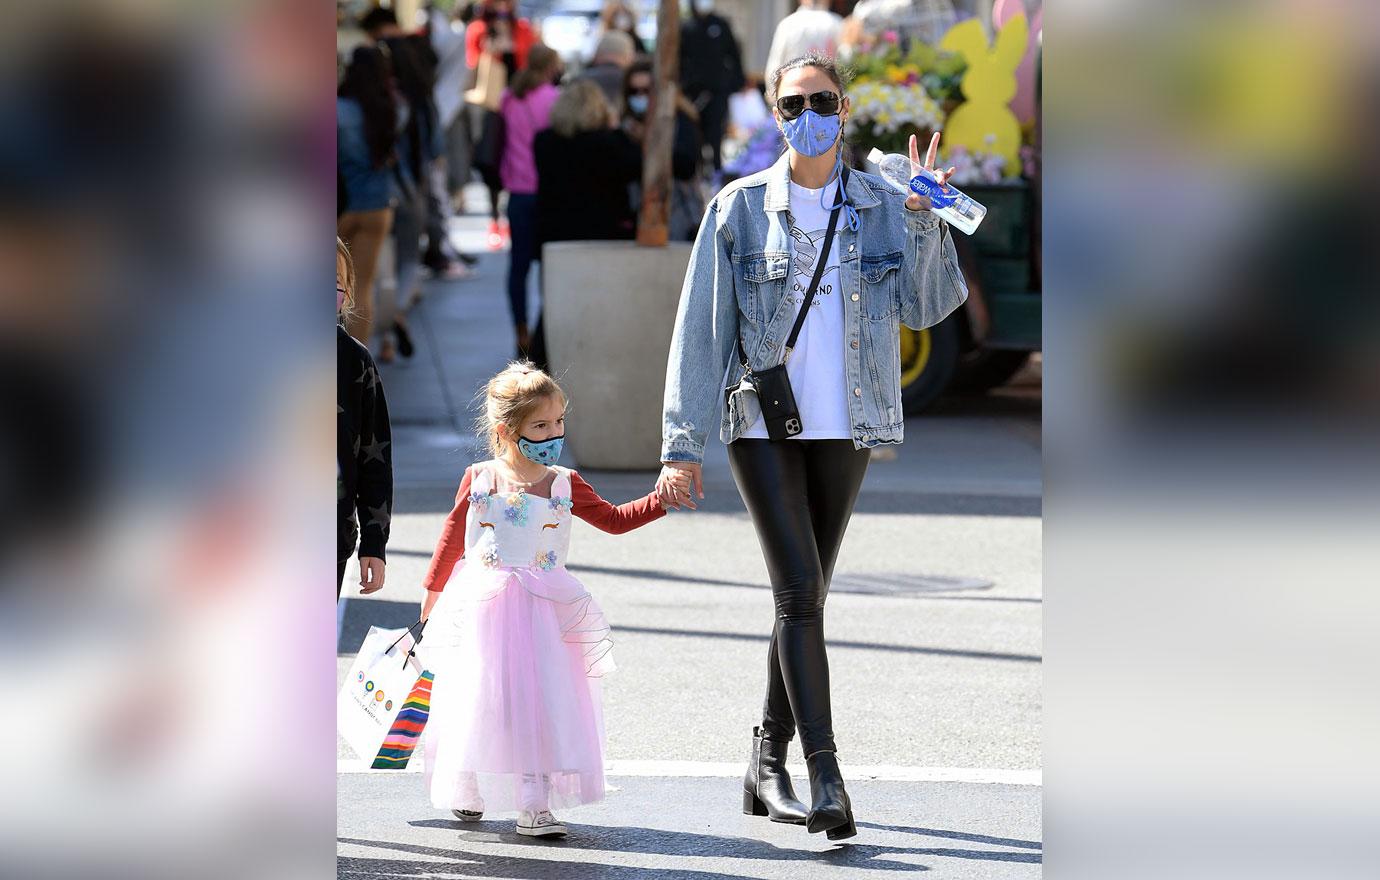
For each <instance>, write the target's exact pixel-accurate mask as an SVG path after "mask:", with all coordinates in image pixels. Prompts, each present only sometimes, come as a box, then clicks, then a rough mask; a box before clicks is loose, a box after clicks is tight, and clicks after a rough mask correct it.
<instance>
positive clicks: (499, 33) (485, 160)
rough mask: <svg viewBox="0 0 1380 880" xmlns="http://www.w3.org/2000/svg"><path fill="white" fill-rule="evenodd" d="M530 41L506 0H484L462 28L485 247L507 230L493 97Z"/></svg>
mask: <svg viewBox="0 0 1380 880" xmlns="http://www.w3.org/2000/svg"><path fill="white" fill-rule="evenodd" d="M535 42H536V31H535V30H534V29H533V28H532V25H531V23H530V22H528V21H527V19H525V18H519V17H517V15H516V14H515V13H514V12H513V4H512V3H511V2H509V0H486V2H484V3H483V4H481V5H479V6H478V7H477V9H476V11H475V15H474V20H473V21H471V22H470V24H469V27H468V28H466V29H465V63H466V64H468V65H469V66H470V67H471V68H472V69H473V70H474V72H475V84H474V88H472V89H470V90H469V91H468V92H466V101H467V102H468V103H469V104H470V106H471V110H470V114H471V115H470V127H471V130H472V131H475V132H478V141H477V143H476V145H475V151H474V160H473V161H474V166H475V168H476V170H478V171H479V174H480V176H481V177H483V179H484V185H485V186H487V187H488V189H489V231H488V238H487V243H488V246H489V250H494V251H497V250H502V249H503V245H504V242H505V241H506V240H507V239H508V237H509V235H510V231H509V229H508V226H507V223H506V222H505V221H504V220H503V218H502V216H501V214H500V213H499V196H500V195H501V194H502V191H503V181H502V177H501V176H500V170H499V164H500V160H501V154H502V151H503V140H504V138H503V134H502V131H501V126H502V120H501V117H500V116H499V113H498V109H499V102H500V101H501V99H502V94H503V89H504V88H506V87H507V84H508V83H509V82H510V81H511V80H512V79H513V77H515V76H517V73H518V71H519V70H521V69H523V68H524V67H526V66H527V53H528V52H529V51H531V48H532V45H533V43H535Z"/></svg>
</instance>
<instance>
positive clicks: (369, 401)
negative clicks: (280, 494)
mask: <svg viewBox="0 0 1380 880" xmlns="http://www.w3.org/2000/svg"><path fill="white" fill-rule="evenodd" d="M354 290H355V270H354V263H353V261H352V260H351V259H350V250H349V248H347V247H346V246H345V242H343V241H341V240H340V238H339V236H337V237H336V240H335V318H336V325H335V403H336V431H335V437H336V446H335V452H336V454H335V461H336V498H335V509H336V561H337V564H336V587H335V596H336V598H337V599H339V598H340V590H341V587H343V586H344V584H345V566H346V563H348V562H349V561H350V555H351V554H352V553H354V552H355V543H356V541H358V543H359V586H360V592H361V593H373V592H377V591H378V590H379V589H381V588H382V587H383V571H384V555H383V554H384V547H385V546H387V544H388V524H389V520H390V519H391V517H392V507H393V455H392V453H391V452H390V451H389V449H388V447H389V446H390V445H391V443H392V430H391V429H390V427H389V424H388V401H387V400H385V399H384V396H383V382H382V380H381V379H380V378H379V371H378V367H376V366H375V365H374V359H373V358H372V357H370V356H369V349H367V348H365V347H364V346H363V345H361V344H360V343H359V342H357V341H355V340H354V339H353V338H351V336H350V334H349V333H347V332H346V331H345V327H344V326H343V325H342V324H341V318H342V317H344V316H346V315H348V314H349V311H350V306H351V305H352V304H353V300H354ZM356 520H358V523H359V524H358V525H356Z"/></svg>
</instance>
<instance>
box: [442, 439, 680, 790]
mask: <svg viewBox="0 0 1380 880" xmlns="http://www.w3.org/2000/svg"><path fill="white" fill-rule="evenodd" d="M551 470H552V471H553V472H554V476H549V477H548V479H547V480H543V481H540V482H541V483H547V482H549V485H550V489H549V493H550V494H549V496H542V495H540V494H538V492H539V491H540V490H541V486H540V484H534V485H532V486H531V487H530V488H531V491H529V489H528V488H524V487H522V486H505V485H504V480H503V479H502V477H501V476H500V475H499V474H498V473H497V471H496V469H495V465H494V464H493V463H492V462H486V463H484V464H481V465H475V466H474V467H472V468H470V469H469V471H467V473H466V478H465V482H462V484H461V489H460V496H461V497H458V498H457V503H456V507H455V510H454V511H452V513H451V517H450V518H449V520H448V521H447V532H446V533H445V534H443V535H442V539H441V542H440V545H438V547H437V553H436V557H435V558H434V559H433V562H432V570H431V573H429V575H428V583H427V589H429V590H432V591H437V590H441V591H442V592H441V596H440V597H439V598H438V599H437V600H436V604H435V606H434V607H433V608H432V611H431V614H430V617H429V618H428V623H427V627H426V632H425V639H424V641H423V643H422V646H421V650H423V651H424V652H425V659H426V661H427V666H428V668H429V669H431V670H432V671H433V672H434V673H435V684H434V686H433V691H432V707H431V718H430V720H429V722H428V724H427V728H426V746H425V755H426V767H425V778H426V783H427V788H428V790H429V793H430V796H431V801H432V803H433V804H434V805H435V806H437V807H439V808H442V809H451V810H464V811H474V812H480V811H484V810H491V811H513V810H519V811H539V810H547V809H549V808H559V807H563V806H572V805H575V804H585V803H591V802H593V801H598V800H601V799H602V798H603V796H604V725H603V714H602V708H601V693H600V684H599V679H600V677H601V676H603V675H605V674H607V673H609V672H611V671H612V670H613V669H614V662H613V653H612V647H613V642H612V640H611V639H610V630H609V624H608V621H607V619H606V618H605V616H604V612H603V610H602V609H601V608H600V607H599V605H598V603H597V602H596V601H595V600H594V597H593V596H591V595H590V593H589V591H588V590H586V589H585V587H584V585H583V584H581V583H580V582H579V581H578V580H577V579H576V578H575V577H574V576H573V575H571V574H570V572H569V571H568V570H567V569H566V561H567V558H568V556H569V552H570V535H571V528H572V525H573V522H574V518H575V517H576V516H579V517H581V518H583V519H585V520H587V521H589V522H591V523H592V524H594V525H596V526H597V527H599V528H602V529H604V530H606V531H611V532H622V531H628V530H630V529H632V528H636V527H637V526H640V525H643V524H645V523H647V522H650V521H651V520H653V519H656V518H657V517H659V516H661V515H663V514H664V511H662V510H661V508H660V507H659V505H657V503H656V499H655V495H649V496H647V497H645V498H642V499H638V500H637V501H632V502H628V503H627V504H624V505H621V506H614V505H612V504H610V503H609V502H607V501H604V500H603V499H602V498H599V496H598V495H596V494H595V493H594V491H593V489H591V488H590V487H589V484H588V483H585V482H584V481H583V480H582V479H580V477H579V475H578V474H576V473H575V472H573V471H570V470H568V469H566V468H560V467H556V468H552V469H551ZM466 484H468V485H466ZM461 528H463V535H464V548H463V557H464V558H463V559H459V558H457V557H459V556H460V555H462V554H461V553H459V552H458V550H459V548H458V547H456V546H455V545H456V544H458V541H457V540H456V539H457V538H458V537H459V535H458V534H456V533H457V532H459V531H460V529H461ZM451 566H455V567H454V571H453V574H452V573H451V571H450V567H451ZM442 588H443V589H442Z"/></svg>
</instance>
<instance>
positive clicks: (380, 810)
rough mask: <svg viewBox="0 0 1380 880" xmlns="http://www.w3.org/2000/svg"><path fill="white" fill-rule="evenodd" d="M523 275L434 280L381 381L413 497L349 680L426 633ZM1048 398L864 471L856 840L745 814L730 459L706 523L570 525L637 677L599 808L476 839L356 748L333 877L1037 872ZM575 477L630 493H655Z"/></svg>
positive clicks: (619, 480) (952, 421)
mask: <svg viewBox="0 0 1380 880" xmlns="http://www.w3.org/2000/svg"><path fill="white" fill-rule="evenodd" d="M472 204H475V205H478V204H479V200H478V199H474V200H473V201H472ZM481 231H482V220H481V218H478V217H474V216H469V217H465V218H461V219H459V220H457V222H456V233H457V234H456V239H457V241H458V242H459V243H461V244H462V245H463V246H464V247H465V249H466V250H467V251H469V252H471V253H481V252H482V236H481V235H480V232H481ZM506 265H507V257H506V254H497V255H489V254H485V255H484V256H482V257H481V262H480V264H479V266H478V274H477V277H476V278H474V279H469V280H464V281H457V282H445V283H442V282H429V283H428V286H427V295H426V297H425V299H424V300H423V302H422V303H421V304H420V305H419V306H418V307H417V308H416V309H415V310H414V311H413V313H412V316H411V321H412V326H413V329H414V337H415V338H416V341H417V346H418V351H417V354H416V356H415V358H413V359H412V360H411V361H407V362H403V361H399V362H398V363H397V364H394V365H392V366H387V367H384V368H383V376H384V382H385V385H386V388H387V393H388V398H389V405H390V409H391V411H392V416H393V439H394V447H393V461H394V469H395V470H394V473H395V479H396V484H397V490H396V503H395V515H394V517H393V533H392V539H391V541H390V544H389V556H388V560H389V562H388V575H387V585H386V587H385V589H384V590H383V591H382V592H381V593H378V594H376V597H360V596H358V593H357V588H355V589H354V590H351V588H350V585H349V581H350V575H349V574H347V578H346V591H345V595H347V596H351V595H352V594H353V597H352V598H350V599H349V600H348V601H347V602H346V603H345V607H344V615H343V629H342V635H341V639H340V643H339V651H338V658H339V659H338V674H339V676H341V677H343V676H344V674H345V671H346V670H347V669H348V667H349V665H350V663H351V662H352V660H353V654H354V651H355V650H356V648H357V647H358V645H359V643H360V641H361V640H362V638H363V636H364V633H365V632H366V631H367V630H368V628H369V626H370V625H379V626H390V627H398V626H406V625H407V624H408V623H411V622H412V621H414V620H415V619H416V616H417V607H418V604H419V603H420V601H421V599H422V590H421V587H420V581H421V577H422V575H423V573H424V571H425V569H426V566H427V563H428V561H429V559H430V556H431V549H432V547H433V545H434V543H435V540H436V537H437V535H438V533H439V530H440V526H441V522H442V520H443V519H444V517H445V515H446V513H447V512H449V510H450V508H451V503H452V500H453V498H454V494H455V487H456V484H457V482H458V479H459V476H460V474H461V472H462V471H463V470H464V468H465V466H466V465H468V464H469V463H470V462H472V461H474V460H475V459H476V458H477V457H479V456H480V452H479V449H478V444H477V442H476V440H475V438H474V436H473V435H472V431H471V422H472V419H473V412H474V411H473V409H472V403H473V401H474V398H475V394H476V392H477V391H478V390H479V388H480V386H481V383H482V382H483V380H485V379H486V378H487V377H488V376H490V375H491V374H492V373H494V372H495V371H496V370H498V369H499V368H500V367H501V366H502V364H503V363H504V361H505V359H506V358H507V357H509V356H510V355H511V347H512V342H511V339H512V335H511V332H510V330H509V329H508V328H509V325H508V319H507V304H506V297H505V295H504V293H503V280H504V275H505V272H506ZM1038 383H1039V373H1038V366H1034V367H1032V368H1031V369H1030V370H1028V371H1027V373H1026V374H1023V376H1022V377H1020V379H1019V380H1018V382H1017V383H1016V384H1015V385H1014V386H1013V387H1011V388H1008V389H1005V390H1003V391H1002V392H1000V393H998V394H994V395H991V396H988V397H985V398H974V399H963V400H953V401H946V402H945V403H944V405H943V406H941V407H940V408H939V409H938V411H936V412H935V413H932V414H929V415H926V416H925V417H920V418H912V419H910V420H909V421H908V422H907V425H906V438H907V439H906V443H905V444H904V445H903V446H902V447H900V448H898V449H896V450H895V453H896V454H895V455H894V457H889V460H888V459H887V458H879V459H877V460H874V462H873V463H872V465H871V467H870V469H869V472H868V475H867V480H866V482H865V484H864V487H863V492H862V496H861V498H860V501H859V503H858V506H857V511H856V513H855V515H854V517H853V520H852V523H851V525H850V528H849V533H848V537H847V539H846V540H845V542H844V545H843V549H842V551H841V554H840V558H839V561H838V565H837V572H836V575H835V581H834V584H833V586H832V589H831V593H830V598H829V610H828V633H829V643H830V664H831V675H832V679H833V694H834V717H835V733H836V738H837V741H838V744H839V757H840V762H841V763H842V765H843V767H844V771H845V774H846V776H847V777H848V779H849V780H850V787H849V791H850V794H851V795H852V797H853V799H854V803H855V813H856V816H857V819H858V823H859V834H858V836H857V837H856V838H853V840H852V842H850V843H848V844H847V845H838V844H833V843H830V842H829V841H827V840H826V839H824V836H823V835H808V834H806V833H805V831H804V829H803V828H799V827H791V826H782V825H775V824H772V823H770V822H767V821H765V820H763V819H754V818H752V817H746V816H743V815H742V814H741V811H740V786H739V784H738V781H737V780H736V779H735V778H734V777H735V776H740V775H741V772H742V767H743V766H744V762H745V759H746V755H747V751H748V746H749V739H750V733H751V728H752V725H753V724H754V723H755V722H756V721H758V720H759V719H760V715H759V713H760V703H761V696H762V689H763V682H764V677H765V666H766V657H765V653H766V644H767V634H768V631H769V629H770V626H771V620H772V605H771V594H770V590H769V588H768V586H767V579H766V573H765V569H764V566H763V563H762V560H761V557H760V555H759V553H758V548H757V543H756V539H755V536H754V534H753V532H752V527H751V524H750V522H749V521H748V518H747V515H746V513H745V512H744V510H743V507H742V504H741V502H740V501H739V499H738V496H737V492H736V490H735V489H734V487H733V483H732V479H731V476H730V474H729V471H728V467H727V458H726V455H725V452H724V450H723V448H722V446H719V445H718V444H717V442H716V443H715V445H714V447H713V448H712V449H711V450H710V453H709V454H708V456H707V460H706V471H705V477H706V487H705V490H706V494H707V496H708V497H707V498H706V499H705V501H704V503H703V505H702V506H701V509H700V510H699V511H696V512H673V513H672V514H670V515H669V516H667V517H666V518H665V519H663V520H661V521H659V522H657V523H654V524H652V525H651V526H648V527H646V528H644V529H641V530H639V531H637V532H634V533H632V534H630V535H625V536H617V537H615V536H610V535H605V534H603V533H600V532H597V531H596V530H594V529H593V528H592V527H590V526H587V525H585V524H584V523H577V525H576V535H575V538H574V544H573V551H572V552H573V559H574V562H573V563H572V565H571V569H572V570H573V571H574V572H575V573H576V574H577V575H578V576H579V577H580V578H581V579H582V580H583V581H584V582H585V584H586V585H587V586H588V587H589V588H590V590H591V592H593V593H594V594H595V595H596V596H597V597H598V598H599V601H600V603H601V604H602V605H603V607H604V609H605V611H606V612H607V613H608V615H609V617H610V619H611V621H612V624H613V627H614V639H615V655H616V658H617V662H618V666H619V669H618V671H617V672H616V673H615V674H614V675H613V676H612V677H610V678H609V679H608V680H607V681H606V683H605V698H606V715H607V726H608V746H609V757H610V768H609V781H610V783H611V786H612V787H613V790H612V791H611V792H610V794H609V796H608V798H607V800H606V801H605V802H604V803H602V804H598V805H592V806H587V807H582V808H577V809H573V810H568V811H565V812H564V813H561V814H560V815H561V817H562V818H563V819H565V820H566V821H567V822H568V824H569V825H570V826H571V837H570V839H569V840H568V841H566V842H563V843H553V842H549V841H547V842H541V841H534V840H531V839H528V838H522V837H518V836H517V835H515V834H514V833H513V826H512V820H511V818H509V817H506V816H504V817H500V818H490V817H486V820H485V821H484V822H481V823H479V824H477V825H466V826H462V825H461V824H460V823H459V822H457V821H454V820H453V819H452V818H451V817H450V816H449V815H446V814H442V813H440V812H438V811H436V810H434V809H432V808H431V807H430V805H429V804H428V803H427V802H426V800H425V799H424V797H423V793H422V791H421V780H420V776H419V775H418V774H417V773H416V772H415V771H416V769H417V768H416V767H413V768H410V769H409V770H407V771H365V770H362V769H361V768H360V766H359V764H358V763H357V760H356V756H354V755H353V753H352V752H351V751H350V749H349V748H348V747H347V746H346V745H344V743H343V742H340V743H338V744H337V747H338V758H339V775H338V786H339V787H338V812H339V817H338V839H339V844H338V852H339V862H338V863H339V873H340V876H341V877H383V876H399V875H407V876H445V877H510V878H526V877H562V878H566V877H571V878H586V877H587V878H595V877H598V878H604V877H608V878H632V877H638V878H642V877H649V878H668V880H669V878H681V877H685V878H708V877H716V878H717V877H778V876H779V877H792V878H803V877H813V876H829V877H834V876H874V875H875V876H882V873H883V872H895V871H930V872H933V873H932V874H930V876H932V877H936V878H939V877H982V878H995V877H1035V876H1039V872H1040V861H1041V848H1040V847H1041V844H1040V841H1041V832H1040V793H1041V790H1040V784H1039V783H1040V774H1039V769H1040V701H1041V696H1040V683H1041V626H1040V621H1041V607H1042V606H1041V583H1040V562H1041V559H1040V530H1041V520H1040V498H1039V493H1040V473H1041V470H1040V396H1039V390H1038ZM578 417H579V414H578V410H577V411H576V412H575V413H573V414H572V418H578ZM564 463H566V464H569V465H571V466H575V467H578V465H579V463H578V462H576V461H566V462H564ZM582 473H583V474H584V476H585V477H586V478H587V479H589V480H590V481H591V482H592V483H593V484H594V486H595V487H596V488H597V489H598V490H599V492H600V493H601V494H603V495H604V496H605V497H607V498H609V499H610V500H613V501H615V502H618V501H625V500H628V499H630V498H632V497H634V496H636V495H640V494H643V493H645V492H647V491H649V490H650V489H651V487H652V484H653V481H654V479H655V474H654V473H653V472H650V471H648V472H646V473H634V474H626V473H623V474H608V473H599V472H585V471H582ZM353 569H354V564H353V563H352V570H353ZM792 758H793V759H794V761H795V763H796V764H797V765H798V766H797V767H796V769H797V771H798V772H797V780H798V783H797V784H798V787H800V788H801V789H802V790H803V791H805V792H808V783H807V782H806V781H805V780H806V777H805V775H804V768H803V762H802V761H800V760H799V755H798V753H793V755H792Z"/></svg>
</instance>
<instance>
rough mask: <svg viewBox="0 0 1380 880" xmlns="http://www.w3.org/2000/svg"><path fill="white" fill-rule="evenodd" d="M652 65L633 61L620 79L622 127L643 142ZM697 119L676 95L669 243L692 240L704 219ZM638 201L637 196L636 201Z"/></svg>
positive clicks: (648, 108) (689, 105) (648, 62)
mask: <svg viewBox="0 0 1380 880" xmlns="http://www.w3.org/2000/svg"><path fill="white" fill-rule="evenodd" d="M652 71H653V68H652V62H650V61H636V62H633V65H632V67H629V68H628V73H627V75H626V76H625V77H624V78H623V106H622V112H623V127H624V129H625V130H627V131H628V132H629V133H630V134H632V136H633V139H634V140H637V141H643V140H644V139H645V134H646V125H647V114H648V112H650V110H651V98H652V88H653V86H654V82H653V78H652ZM701 158H702V153H701V150H700V133H699V116H698V114H697V113H696V112H695V108H694V105H692V104H691V103H690V102H689V101H687V100H686V99H685V96H684V95H681V94H677V95H676V126H675V130H674V133H673V135H672V142H671V178H672V188H671V216H670V219H669V224H668V225H669V235H670V238H671V240H672V241H694V240H695V231H696V229H698V227H699V223H700V218H701V217H703V216H704V197H703V195H701V193H700V191H699V181H698V180H697V179H696V178H697V177H698V176H699V172H700V160H701ZM640 198H641V196H640V194H639V199H640Z"/></svg>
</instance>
